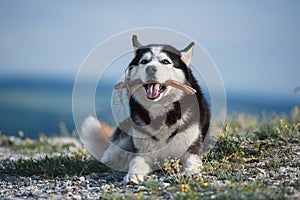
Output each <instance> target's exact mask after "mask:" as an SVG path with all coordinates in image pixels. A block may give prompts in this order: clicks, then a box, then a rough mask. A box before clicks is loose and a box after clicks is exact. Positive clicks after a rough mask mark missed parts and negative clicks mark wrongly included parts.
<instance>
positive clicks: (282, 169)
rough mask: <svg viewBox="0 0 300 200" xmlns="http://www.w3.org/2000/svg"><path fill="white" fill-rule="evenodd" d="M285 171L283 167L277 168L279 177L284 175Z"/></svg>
mask: <svg viewBox="0 0 300 200" xmlns="http://www.w3.org/2000/svg"><path fill="white" fill-rule="evenodd" d="M285 171H286V169H285V167H279V169H278V172H279V174H280V175H284V174H285Z"/></svg>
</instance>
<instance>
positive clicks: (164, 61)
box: [160, 59, 171, 65]
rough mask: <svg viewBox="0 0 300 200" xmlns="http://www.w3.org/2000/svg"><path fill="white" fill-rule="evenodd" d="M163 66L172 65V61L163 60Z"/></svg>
mask: <svg viewBox="0 0 300 200" xmlns="http://www.w3.org/2000/svg"><path fill="white" fill-rule="evenodd" d="M160 63H161V64H164V65H169V64H171V63H170V61H168V60H167V59H163V60H162V61H160Z"/></svg>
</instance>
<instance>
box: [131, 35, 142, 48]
mask: <svg viewBox="0 0 300 200" xmlns="http://www.w3.org/2000/svg"><path fill="white" fill-rule="evenodd" d="M132 45H133V47H134V48H135V49H139V48H141V47H143V45H142V44H141V43H140V42H139V41H138V39H137V36H136V35H133V36H132Z"/></svg>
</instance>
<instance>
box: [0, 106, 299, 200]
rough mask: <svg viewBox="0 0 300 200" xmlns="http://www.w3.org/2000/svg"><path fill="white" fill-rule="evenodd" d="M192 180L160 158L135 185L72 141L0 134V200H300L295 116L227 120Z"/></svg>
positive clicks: (176, 165)
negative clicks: (158, 166) (160, 162)
mask: <svg viewBox="0 0 300 200" xmlns="http://www.w3.org/2000/svg"><path fill="white" fill-rule="evenodd" d="M213 140H214V141H215V143H214V145H213V146H212V147H211V149H210V150H209V151H208V152H207V153H206V154H205V155H204V156H203V157H202V160H203V163H204V165H203V167H202V169H201V174H198V175H197V176H192V175H183V174H182V173H181V166H180V160H179V159H177V158H168V159H166V161H165V163H164V164H163V166H161V170H159V171H156V172H154V173H152V174H151V175H149V176H148V177H147V178H146V181H145V182H143V183H141V184H139V185H124V184H123V183H122V178H123V176H124V175H125V173H123V172H118V171H114V170H112V169H109V168H107V167H106V166H104V165H102V164H101V163H100V162H98V161H97V160H95V159H94V158H93V157H92V156H90V155H89V154H88V152H86V150H85V149H84V147H82V145H81V144H80V141H79V140H78V139H76V137H71V136H70V137H50V138H48V137H45V136H43V135H41V136H40V138H39V139H37V140H31V139H29V138H26V133H23V132H22V131H20V132H19V136H18V137H8V136H5V135H1V136H0V198H1V199H3V198H5V199H16V198H20V199H21V198H29V199H30V198H32V199H40V198H43V199H61V198H63V199H95V198H103V199H299V196H300V180H299V176H300V175H299V174H300V147H299V146H300V116H299V109H298V108H297V107H296V108H294V109H293V110H292V111H291V114H290V115H289V116H287V115H279V114H276V115H274V114H272V115H269V116H265V115H259V116H258V115H249V114H234V115H231V116H230V117H228V118H227V122H226V124H225V125H224V129H223V132H222V133H221V134H219V135H218V137H216V138H213Z"/></svg>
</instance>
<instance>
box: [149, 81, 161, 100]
mask: <svg viewBox="0 0 300 200" xmlns="http://www.w3.org/2000/svg"><path fill="white" fill-rule="evenodd" d="M159 90H160V84H158V83H155V84H148V90H147V96H148V98H149V99H155V98H157V97H158V96H159Z"/></svg>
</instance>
